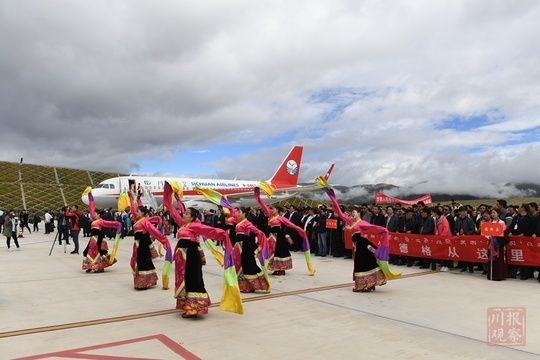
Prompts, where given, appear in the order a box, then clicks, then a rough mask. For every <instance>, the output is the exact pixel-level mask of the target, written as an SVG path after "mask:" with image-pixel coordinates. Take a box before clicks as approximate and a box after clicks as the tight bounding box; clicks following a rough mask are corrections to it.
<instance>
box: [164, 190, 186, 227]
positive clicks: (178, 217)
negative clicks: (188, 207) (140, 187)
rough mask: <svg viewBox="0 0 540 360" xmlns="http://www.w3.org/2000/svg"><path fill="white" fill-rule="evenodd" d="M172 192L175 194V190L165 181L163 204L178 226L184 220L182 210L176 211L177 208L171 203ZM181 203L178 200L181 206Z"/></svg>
mask: <svg viewBox="0 0 540 360" xmlns="http://www.w3.org/2000/svg"><path fill="white" fill-rule="evenodd" d="M173 194H175V192H174V190H173V187H172V185H171V184H170V183H169V182H168V181H165V185H164V186H163V205H164V206H165V207H166V208H167V210H169V214H170V215H171V216H172V218H173V219H174V221H175V222H176V223H177V224H178V226H180V225H182V223H183V222H184V220H183V219H182V215H183V211H182V213H181V212H179V211H178V209H176V208H175V207H174V206H173V203H172V197H173ZM178 201H179V199H178V198H177V202H178ZM181 204H182V201H179V202H178V205H179V206H182V205H181ZM182 210H183V209H182Z"/></svg>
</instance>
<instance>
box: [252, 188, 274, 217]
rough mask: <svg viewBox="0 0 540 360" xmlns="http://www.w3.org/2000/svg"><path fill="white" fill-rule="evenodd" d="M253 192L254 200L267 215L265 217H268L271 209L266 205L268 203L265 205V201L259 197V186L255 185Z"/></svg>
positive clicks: (270, 215)
mask: <svg viewBox="0 0 540 360" xmlns="http://www.w3.org/2000/svg"><path fill="white" fill-rule="evenodd" d="M253 192H254V195H255V200H257V203H258V204H259V206H260V207H261V209H262V211H263V213H264V215H265V216H266V217H267V218H270V217H272V210H270V208H269V207H268V205H266V203H265V202H264V201H263V200H262V199H261V189H260V188H259V187H255V188H254V189H253Z"/></svg>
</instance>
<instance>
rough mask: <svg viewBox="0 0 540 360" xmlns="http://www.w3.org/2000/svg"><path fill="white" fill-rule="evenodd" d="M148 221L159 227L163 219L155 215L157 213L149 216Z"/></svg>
mask: <svg viewBox="0 0 540 360" xmlns="http://www.w3.org/2000/svg"><path fill="white" fill-rule="evenodd" d="M148 221H150V223H152V225H154V226H157V227H161V225H162V224H163V219H161V216H157V215H156V216H151V217H149V218H148Z"/></svg>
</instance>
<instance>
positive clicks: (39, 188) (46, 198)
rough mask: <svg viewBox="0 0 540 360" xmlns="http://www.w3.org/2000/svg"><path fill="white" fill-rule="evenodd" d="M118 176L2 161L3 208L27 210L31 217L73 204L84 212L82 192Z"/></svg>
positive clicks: (0, 193)
mask: <svg viewBox="0 0 540 360" xmlns="http://www.w3.org/2000/svg"><path fill="white" fill-rule="evenodd" d="M119 175H121V174H118V173H109V172H100V171H89V170H78V169H69V168H60V167H50V166H40V165H31V164H19V163H13V162H6V161H1V162H0V209H15V210H16V211H17V212H18V211H19V210H21V209H23V208H26V209H27V210H28V212H29V213H31V214H33V213H38V214H42V213H43V212H44V211H45V209H54V210H57V209H60V208H61V207H63V206H66V205H72V204H77V205H79V207H80V208H82V209H84V208H85V207H86V205H84V204H83V203H82V201H81V193H82V192H83V190H84V189H85V188H86V187H87V186H95V185H97V184H98V183H100V182H101V181H103V180H105V179H108V178H111V177H115V176H119Z"/></svg>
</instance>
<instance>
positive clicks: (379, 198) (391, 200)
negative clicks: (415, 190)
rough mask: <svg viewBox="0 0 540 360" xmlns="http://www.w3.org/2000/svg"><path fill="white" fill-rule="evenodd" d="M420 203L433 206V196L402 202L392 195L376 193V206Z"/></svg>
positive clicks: (427, 195) (426, 195)
mask: <svg viewBox="0 0 540 360" xmlns="http://www.w3.org/2000/svg"><path fill="white" fill-rule="evenodd" d="M419 201H423V202H424V204H426V205H429V204H432V201H431V194H425V195H422V196H420V197H419V198H418V199H413V200H402V199H398V198H396V197H393V196H390V195H386V194H384V193H382V192H376V193H375V204H377V205H380V204H402V205H416V204H417V203H418V202H419Z"/></svg>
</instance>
